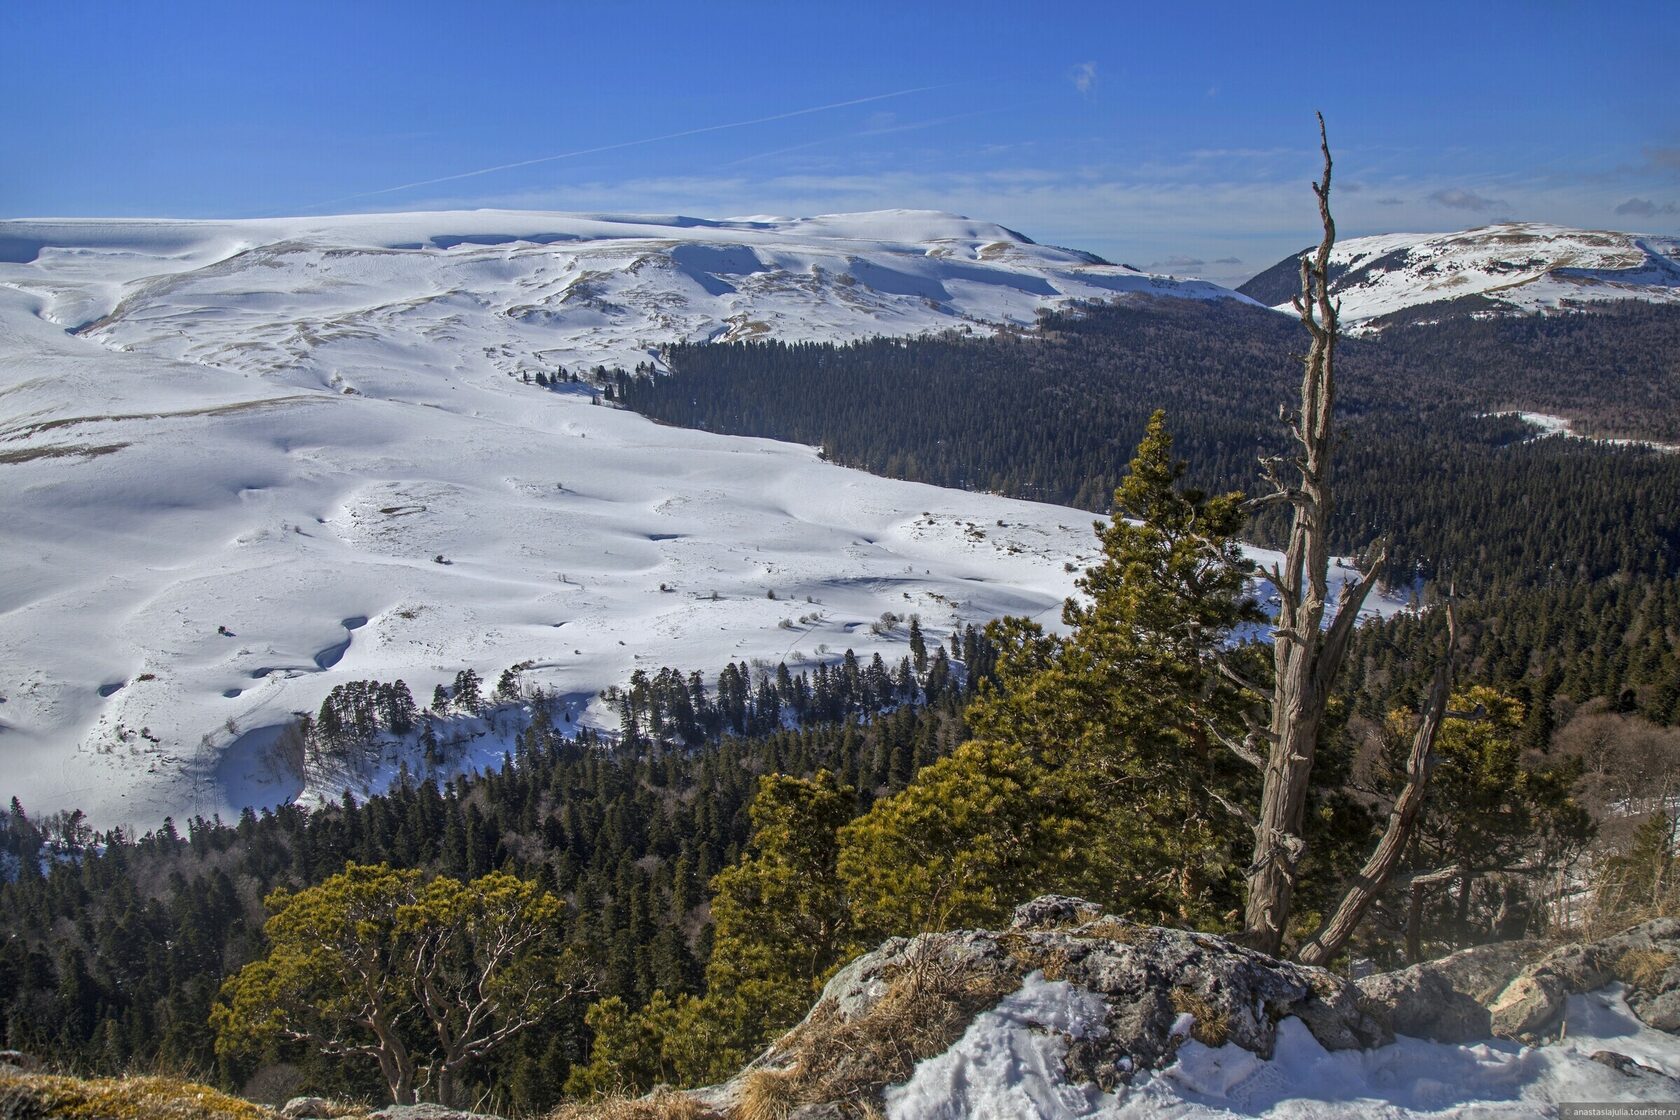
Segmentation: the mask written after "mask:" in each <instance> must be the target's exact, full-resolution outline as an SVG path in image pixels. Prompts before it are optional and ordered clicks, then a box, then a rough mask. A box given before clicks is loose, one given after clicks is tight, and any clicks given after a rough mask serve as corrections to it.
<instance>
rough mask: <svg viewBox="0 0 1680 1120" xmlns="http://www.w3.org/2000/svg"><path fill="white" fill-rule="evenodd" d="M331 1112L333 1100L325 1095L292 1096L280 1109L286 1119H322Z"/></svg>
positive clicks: (330, 1114)
mask: <svg viewBox="0 0 1680 1120" xmlns="http://www.w3.org/2000/svg"><path fill="white" fill-rule="evenodd" d="M333 1112H334V1109H333V1102H331V1101H329V1100H327V1099H326V1098H325V1097H293V1098H292V1099H291V1100H289V1101H287V1102H286V1103H285V1105H284V1106H283V1107H282V1108H281V1109H280V1115H281V1116H284V1117H285V1118H286V1120H324V1118H327V1117H331V1116H332V1115H333Z"/></svg>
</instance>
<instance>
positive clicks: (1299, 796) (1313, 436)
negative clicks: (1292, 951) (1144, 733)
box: [1243, 113, 1385, 953]
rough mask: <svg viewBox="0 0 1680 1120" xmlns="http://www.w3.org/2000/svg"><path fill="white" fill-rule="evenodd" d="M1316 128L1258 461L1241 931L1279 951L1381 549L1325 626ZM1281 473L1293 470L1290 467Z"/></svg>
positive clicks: (1329, 391)
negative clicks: (1258, 708) (1287, 418)
mask: <svg viewBox="0 0 1680 1120" xmlns="http://www.w3.org/2000/svg"><path fill="white" fill-rule="evenodd" d="M1318 136H1319V148H1320V150H1321V151H1322V152H1323V153H1324V178H1323V180H1322V181H1321V182H1317V183H1314V184H1313V193H1314V194H1316V195H1317V196H1318V215H1319V218H1320V220H1321V221H1322V223H1323V226H1324V236H1323V239H1322V240H1321V241H1320V242H1319V244H1318V249H1317V251H1316V252H1313V253H1309V254H1303V255H1302V257H1301V294H1300V295H1298V296H1296V297H1295V301H1294V302H1295V310H1296V313H1297V314H1298V315H1299V316H1300V318H1301V323H1302V325H1304V326H1305V327H1306V328H1307V333H1308V334H1309V336H1310V337H1311V346H1310V347H1309V349H1308V350H1307V355H1306V358H1305V362H1304V369H1303V371H1302V376H1301V411H1300V413H1299V414H1298V415H1296V416H1295V417H1294V419H1293V422H1292V423H1291V425H1290V430H1291V434H1293V435H1294V437H1295V442H1296V444H1297V445H1298V451H1297V454H1295V455H1294V456H1292V457H1290V458H1289V459H1287V460H1284V459H1282V458H1277V459H1269V460H1266V461H1265V462H1264V463H1263V464H1262V465H1263V467H1264V468H1265V472H1266V477H1267V479H1268V480H1269V481H1270V482H1271V484H1272V487H1273V489H1272V491H1271V492H1270V493H1268V494H1266V495H1263V496H1262V497H1261V498H1260V499H1258V501H1259V502H1262V503H1266V502H1286V503H1288V504H1289V505H1290V506H1291V507H1292V512H1293V517H1292V520H1291V523H1290V529H1289V544H1288V547H1287V548H1286V549H1285V551H1284V555H1283V562H1282V563H1281V564H1280V565H1273V567H1272V569H1271V571H1270V573H1269V574H1270V576H1271V579H1272V583H1273V585H1274V586H1275V587H1276V588H1277V594H1278V600H1279V608H1278V618H1277V627H1276V630H1275V633H1274V635H1273V644H1272V649H1273V653H1272V661H1273V667H1274V670H1275V673H1274V678H1273V683H1272V688H1271V724H1270V727H1269V728H1261V729H1256V731H1257V733H1258V734H1257V737H1258V738H1259V739H1260V740H1262V741H1263V743H1264V744H1265V745H1266V747H1267V751H1266V758H1265V778H1264V783H1263V785H1262V787H1261V796H1260V814H1259V818H1258V819H1257V820H1256V821H1255V822H1254V836H1255V842H1254V861H1253V863H1252V865H1251V866H1250V867H1249V869H1248V908H1247V912H1246V914H1245V916H1244V922H1243V927H1244V934H1245V936H1246V937H1247V939H1248V940H1249V942H1250V943H1251V944H1253V945H1254V946H1255V947H1256V948H1258V949H1260V950H1262V951H1264V952H1268V953H1276V952H1277V951H1278V950H1279V948H1281V947H1282V945H1283V936H1284V931H1285V927H1286V925H1287V923H1288V920H1289V908H1290V904H1291V901H1292V899H1293V897H1294V893H1295V872H1296V867H1297V865H1298V864H1299V863H1300V860H1301V856H1302V854H1303V852H1304V851H1305V847H1306V845H1305V841H1303V840H1302V838H1301V824H1302V820H1303V818H1304V816H1305V814H1306V808H1307V791H1308V787H1309V785H1310V779H1311V776H1312V765H1313V756H1314V753H1315V752H1316V750H1317V747H1318V731H1319V725H1320V724H1321V723H1322V722H1323V720H1324V711H1325V707H1326V706H1327V704H1328V703H1329V700H1330V689H1331V686H1332V685H1333V684H1334V682H1335V679H1336V673H1337V671H1338V670H1339V669H1340V668H1341V665H1342V659H1343V657H1344V656H1345V655H1346V653H1347V644H1348V638H1349V636H1350V635H1351V634H1352V632H1353V624H1354V621H1355V620H1356V619H1357V618H1358V616H1359V611H1360V608H1361V607H1362V606H1363V605H1364V602H1365V597H1366V595H1367V594H1369V593H1370V590H1371V587H1372V586H1373V585H1374V584H1375V583H1376V581H1377V577H1378V576H1379V575H1380V574H1381V573H1382V567H1383V560H1384V556H1385V554H1384V551H1383V549H1382V547H1381V546H1380V545H1379V546H1377V548H1376V549H1374V550H1373V553H1372V554H1371V555H1370V556H1368V557H1367V558H1366V560H1365V563H1364V565H1363V572H1362V574H1361V575H1360V577H1359V579H1357V580H1355V581H1354V582H1352V583H1350V584H1348V585H1347V586H1346V587H1345V589H1344V590H1343V593H1342V596H1341V601H1340V602H1339V603H1338V604H1337V605H1336V607H1335V614H1334V616H1333V618H1332V620H1331V622H1330V625H1329V626H1328V627H1326V626H1325V625H1324V615H1325V611H1326V609H1327V608H1329V606H1330V601H1329V600H1330V587H1329V570H1330V513H1331V509H1332V465H1333V464H1332V457H1333V451H1334V438H1333V435H1332V419H1333V415H1334V411H1335V402H1336V377H1335V363H1336V337H1337V315H1338V307H1337V304H1336V302H1335V301H1333V300H1332V299H1331V298H1330V276H1329V272H1330V250H1331V248H1332V247H1333V246H1334V245H1335V243H1336V223H1335V220H1334V219H1333V218H1332V217H1331V216H1330V171H1331V160H1330V142H1329V140H1328V138H1327V137H1326V135H1325V130H1324V116H1323V114H1322V113H1321V114H1319V118H1318ZM1289 474H1293V475H1294V477H1293V478H1288V477H1286V475H1289Z"/></svg>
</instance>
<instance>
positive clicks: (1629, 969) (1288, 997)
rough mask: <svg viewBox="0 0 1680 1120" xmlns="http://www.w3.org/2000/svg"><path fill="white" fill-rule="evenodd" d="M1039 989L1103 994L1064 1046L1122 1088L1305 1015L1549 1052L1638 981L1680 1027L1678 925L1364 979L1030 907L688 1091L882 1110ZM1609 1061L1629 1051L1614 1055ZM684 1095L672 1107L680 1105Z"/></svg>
mask: <svg viewBox="0 0 1680 1120" xmlns="http://www.w3.org/2000/svg"><path fill="white" fill-rule="evenodd" d="M1035 974H1036V976H1037V977H1039V978H1040V979H1037V980H1035V981H1033V982H1034V983H1043V982H1060V981H1065V982H1066V983H1067V984H1068V985H1069V986H1070V987H1071V988H1072V989H1074V990H1077V991H1079V992H1082V993H1089V994H1090V996H1091V997H1093V998H1092V999H1089V1000H1083V998H1082V1005H1083V1006H1086V1007H1088V1008H1089V1009H1090V1012H1091V1014H1090V1021H1088V1022H1082V1023H1073V1022H1062V1023H1060V1024H1046V1029H1049V1030H1051V1031H1053V1032H1055V1033H1059V1034H1060V1035H1061V1036H1062V1037H1063V1039H1064V1040H1065V1043H1066V1045H1065V1048H1063V1049H1062V1051H1061V1053H1062V1057H1061V1063H1062V1067H1063V1073H1064V1074H1065V1076H1066V1081H1067V1083H1068V1084H1069V1085H1081V1086H1089V1087H1091V1088H1092V1089H1093V1090H1100V1091H1102V1092H1112V1091H1113V1090H1115V1089H1116V1088H1118V1087H1120V1086H1121V1085H1124V1084H1127V1083H1129V1082H1130V1081H1131V1080H1132V1079H1133V1078H1134V1077H1135V1076H1136V1075H1137V1074H1139V1073H1141V1072H1143V1071H1146V1070H1155V1069H1160V1068H1162V1067H1165V1066H1167V1065H1170V1064H1171V1063H1172V1062H1173V1061H1174V1060H1175V1058H1176V1055H1177V1053H1178V1050H1179V1048H1180V1047H1181V1046H1182V1045H1183V1043H1184V1041H1185V1040H1186V1039H1191V1038H1193V1039H1195V1040H1196V1041H1198V1042H1202V1043H1205V1044H1207V1045H1209V1046H1221V1045H1224V1044H1227V1043H1234V1044H1236V1045H1237V1046H1240V1047H1242V1048H1243V1049H1245V1050H1248V1051H1250V1052H1252V1053H1254V1054H1256V1055H1258V1056H1260V1057H1262V1058H1267V1057H1270V1056H1271V1054H1272V1051H1273V1047H1274V1046H1275V1044H1276V1042H1277V1037H1278V1024H1279V1023H1280V1022H1281V1021H1283V1020H1285V1019H1290V1018H1293V1019H1297V1020H1299V1022H1300V1023H1301V1024H1302V1025H1304V1027H1305V1028H1306V1030H1307V1031H1309V1032H1310V1033H1311V1034H1312V1036H1313V1038H1314V1039H1316V1040H1317V1041H1318V1043H1319V1044H1320V1045H1321V1046H1323V1047H1324V1048H1325V1049H1326V1050H1347V1049H1363V1048H1369V1047H1374V1046H1380V1045H1384V1044H1386V1043H1388V1042H1391V1041H1393V1040H1394V1036H1395V1035H1396V1034H1405V1035H1412V1036H1417V1037H1423V1038H1428V1039H1432V1040H1434V1041H1437V1042H1454V1043H1457V1042H1466V1041H1471V1040H1475V1039H1484V1038H1487V1037H1489V1036H1490V1035H1495V1034H1498V1035H1504V1036H1506V1037H1512V1038H1518V1037H1520V1038H1523V1039H1524V1040H1525V1041H1538V1040H1540V1039H1541V1038H1543V1037H1544V1036H1545V1033H1546V1032H1547V1031H1548V1030H1552V1031H1555V1030H1556V1029H1557V1027H1558V1025H1559V1024H1558V1022H1557V1018H1558V1016H1559V1015H1561V1013H1562V1011H1563V1008H1564V1005H1565V1001H1567V999H1568V997H1569V996H1570V995H1572V994H1575V993H1578V992H1586V991H1591V990H1594V989H1597V988H1601V987H1603V986H1604V985H1605V984H1607V983H1609V982H1610V981H1612V980H1621V981H1623V982H1625V983H1626V984H1628V993H1627V994H1628V1002H1629V1006H1630V1007H1632V1008H1633V1009H1635V1011H1636V1012H1637V1013H1638V1014H1639V1016H1640V1018H1641V1019H1642V1020H1643V1021H1644V1022H1646V1023H1647V1024H1648V1025H1650V1026H1653V1027H1657V1028H1659V1029H1662V1030H1665V1031H1670V1032H1674V1031H1676V1030H1677V1028H1680V922H1677V921H1659V922H1652V923H1647V924H1646V925H1645V926H1641V927H1638V928H1636V929H1634V930H1630V931H1628V932H1627V933H1625V934H1621V935H1618V936H1617V937H1614V938H1609V939H1606V940H1604V941H1599V942H1592V943H1587V944H1584V945H1571V946H1565V947H1561V948H1560V947H1557V946H1556V945H1555V943H1547V942H1540V941H1523V942H1510V943H1504V944H1500V945H1490V946H1482V947H1478V948H1476V949H1471V950H1465V951H1464V952H1461V953H1455V954H1453V955H1452V956H1450V957H1447V958H1444V959H1442V960H1439V961H1432V962H1429V963H1428V964H1425V965H1418V966H1413V967H1412V968H1408V969H1402V970H1400V971H1397V972H1391V973H1382V974H1379V975H1376V976H1370V977H1366V978H1364V979H1362V980H1360V981H1358V982H1350V981H1348V980H1346V979H1344V978H1342V977H1340V976H1337V975H1336V974H1334V973H1331V972H1328V971H1325V970H1323V969H1318V968H1308V967H1306V966H1302V965H1297V964H1293V963H1290V962H1286V961H1280V960H1277V959H1275V958H1272V957H1268V956H1266V955H1264V954H1261V953H1257V952H1254V951H1253V950H1250V949H1246V948H1244V947H1242V946H1240V945H1237V944H1236V943H1234V942H1232V941H1230V940H1228V939H1226V938H1223V937H1216V936H1212V935H1209V934H1202V933H1194V932H1188V931H1184V930H1176V929H1165V928H1160V927H1154V926H1142V925H1137V924H1135V923H1132V922H1128V921H1126V920H1124V919H1121V918H1116V917H1114V916H1112V915H1107V914H1103V913H1102V912H1101V908H1100V907H1097V906H1094V905H1092V904H1090V903H1087V902H1084V901H1081V900H1079V899H1072V898H1065V897H1060V896H1051V897H1046V898H1040V899H1038V900H1036V901H1034V902H1031V903H1028V904H1027V905H1025V906H1022V907H1021V908H1020V909H1018V910H1017V911H1016V913H1015V916H1014V920H1013V921H1012V922H1011V924H1010V926H1009V928H1008V929H1004V930H961V931H956V932H952V933H940V934H923V935H921V936H919V937H915V938H908V939H907V938H893V939H891V940H889V941H887V942H885V943H884V944H883V945H882V946H881V947H880V948H878V949H876V950H875V951H873V952H871V953H868V954H866V955H865V956H863V957H860V958H858V959H857V960H856V961H853V962H852V963H851V964H850V965H848V966H847V967H845V968H844V969H842V970H841V971H840V972H839V973H838V974H836V975H835V977H834V978H833V979H832V980H831V981H829V983H828V985H827V986H826V987H825V988H824V990H823V993H822V995H821V997H820V998H819V999H818V1001H817V1003H816V1006H814V1007H813V1008H812V1010H811V1012H810V1014H809V1015H808V1016H807V1017H806V1019H805V1021H804V1022H802V1023H800V1024H799V1026H797V1027H795V1028H794V1029H793V1030H792V1031H790V1032H788V1033H787V1034H786V1035H784V1036H783V1037H782V1038H780V1039H778V1040H777V1041H776V1042H775V1043H773V1044H772V1045H771V1046H770V1048H769V1049H768V1050H766V1051H765V1053H764V1054H763V1055H761V1056H760V1057H759V1058H758V1059H757V1060H756V1061H754V1062H753V1063H752V1064H751V1065H750V1066H748V1067H747V1069H745V1070H743V1071H742V1072H741V1073H740V1074H739V1075H737V1076H736V1077H734V1078H732V1079H731V1080H730V1081H728V1082H726V1083H724V1084H722V1085H719V1086H714V1087H712V1088H709V1089H703V1090H697V1091H695V1092H693V1093H691V1094H687V1097H688V1101H689V1102H691V1104H692V1105H693V1106H694V1108H695V1112H694V1113H693V1115H697V1116H729V1115H749V1116H785V1117H790V1118H798V1120H819V1118H824V1120H826V1118H830V1117H834V1118H838V1117H845V1116H855V1115H869V1114H871V1112H870V1110H871V1109H878V1108H879V1107H880V1104H881V1101H882V1099H883V1097H882V1094H883V1091H884V1090H885V1089H886V1087H887V1086H889V1085H894V1084H900V1083H903V1082H905V1081H907V1080H909V1078H910V1077H911V1075H912V1073H913V1071H914V1070H915V1067H916V1064H917V1063H918V1062H921V1061H924V1060H926V1059H928V1058H932V1057H934V1056H936V1055H939V1054H942V1053H944V1052H945V1051H946V1050H947V1049H949V1048H950V1047H951V1046H952V1044H953V1043H955V1042H956V1040H957V1039H958V1038H960V1037H961V1036H962V1035H963V1033H964V1031H965V1030H967V1028H968V1026H969V1024H970V1023H972V1022H973V1021H974V1019H975V1018H976V1016H978V1015H980V1014H981V1013H983V1012H986V1011H989V1010H991V1009H992V1008H994V1007H997V1006H999V1004H1000V1001H1005V1000H1006V998H1007V997H1011V994H1012V993H1017V992H1018V991H1020V990H1022V986H1023V982H1026V981H1027V980H1028V978H1029V977H1033V976H1035ZM1609 1057H1621V1056H1620V1055H1613V1056H1609ZM667 1099H669V1098H667Z"/></svg>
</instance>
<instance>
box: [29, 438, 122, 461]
mask: <svg viewBox="0 0 1680 1120" xmlns="http://www.w3.org/2000/svg"><path fill="white" fill-rule="evenodd" d="M127 446H128V444H126V443H102V444H91V443H76V444H66V443H55V444H52V445H50V446H47V447H20V448H17V449H15V450H12V451H0V464H9V463H30V462H33V461H35V460H36V459H68V458H69V457H70V456H72V455H79V456H81V457H82V458H84V459H97V458H98V457H99V456H101V455H110V454H111V453H112V452H116V451H121V450H122V449H123V448H125V447H127Z"/></svg>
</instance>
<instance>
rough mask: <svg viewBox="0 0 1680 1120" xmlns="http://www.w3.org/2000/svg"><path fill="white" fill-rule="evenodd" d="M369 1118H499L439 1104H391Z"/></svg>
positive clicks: (472, 1119) (400, 1119)
mask: <svg viewBox="0 0 1680 1120" xmlns="http://www.w3.org/2000/svg"><path fill="white" fill-rule="evenodd" d="M368 1116H369V1118H370V1120H500V1117H496V1116H491V1115H489V1114H488V1113H483V1112H462V1111H460V1110H458V1109H454V1108H445V1107H444V1106H443V1105H441V1104H393V1105H390V1106H388V1107H386V1108H382V1109H380V1110H379V1111H378V1112H370V1113H368Z"/></svg>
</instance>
